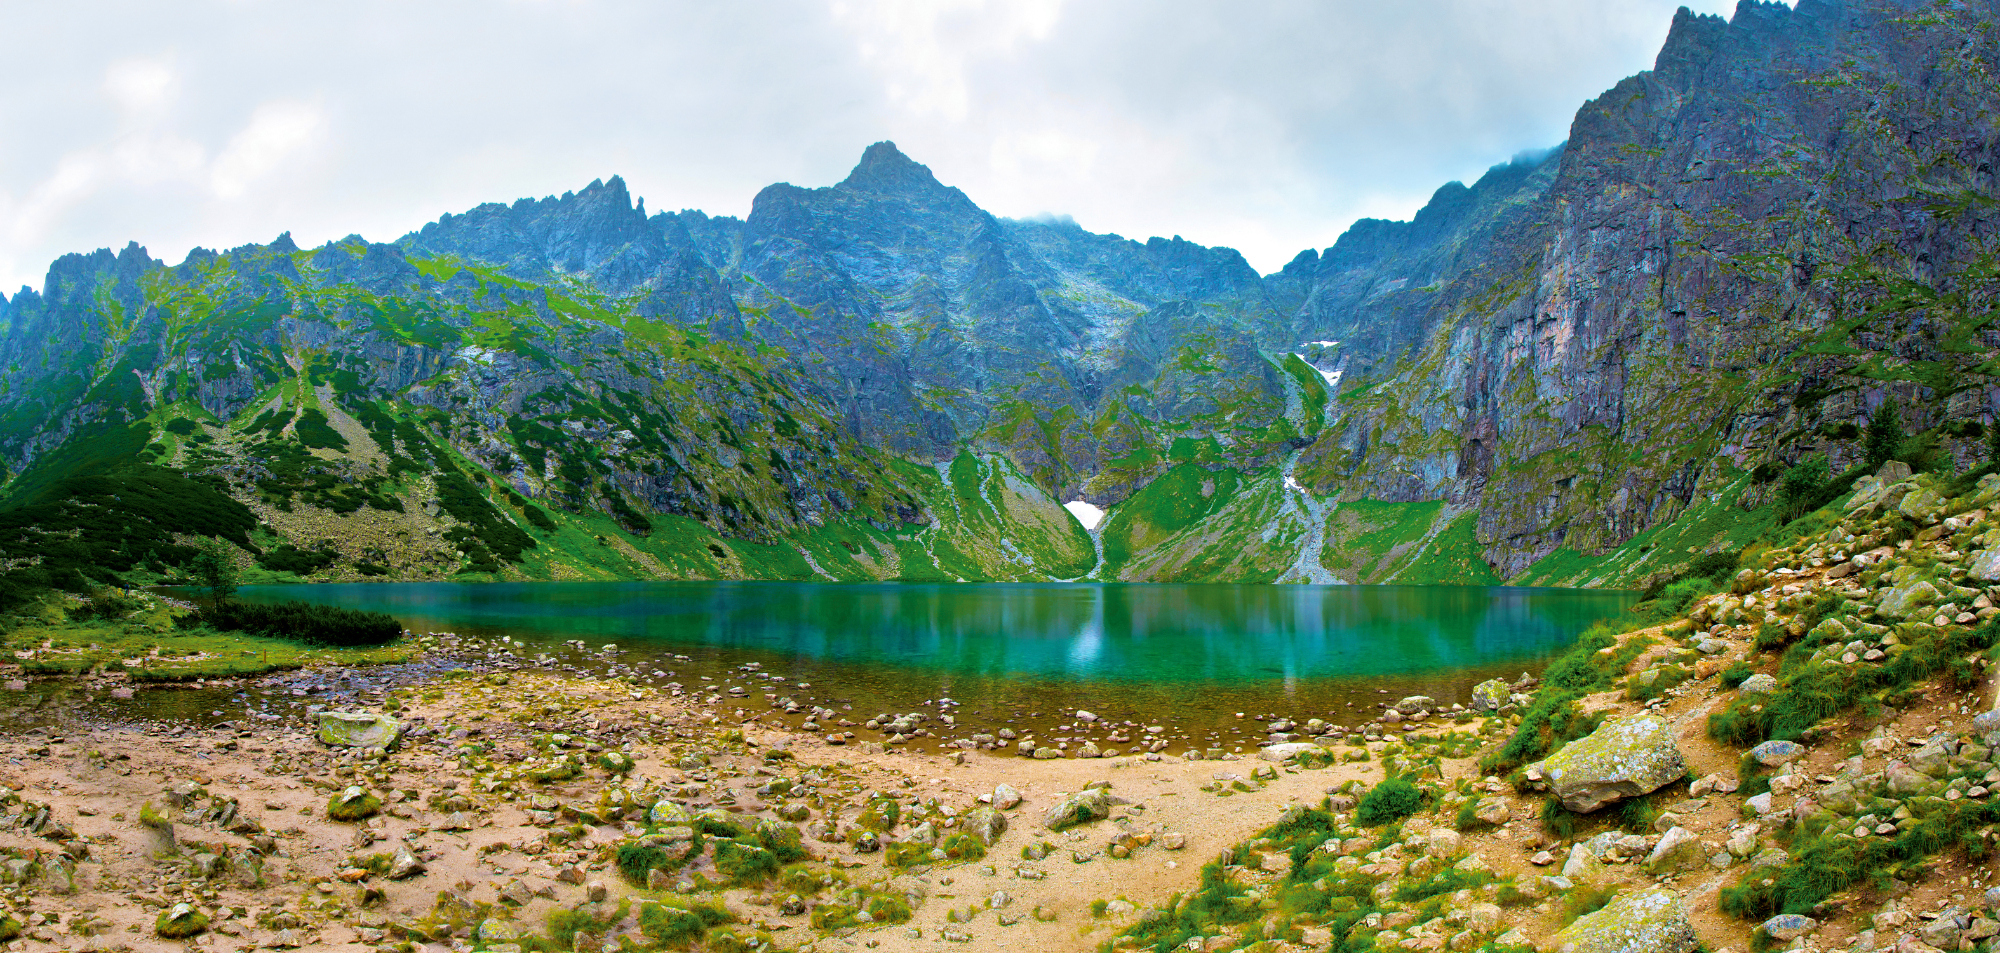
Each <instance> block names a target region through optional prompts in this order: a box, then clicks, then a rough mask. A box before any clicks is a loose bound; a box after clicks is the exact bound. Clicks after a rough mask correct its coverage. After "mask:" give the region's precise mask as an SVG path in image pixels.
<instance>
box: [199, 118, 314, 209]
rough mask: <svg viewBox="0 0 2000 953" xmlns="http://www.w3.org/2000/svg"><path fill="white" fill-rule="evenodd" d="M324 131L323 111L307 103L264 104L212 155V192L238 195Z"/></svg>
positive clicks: (309, 145) (227, 195)
mask: <svg viewBox="0 0 2000 953" xmlns="http://www.w3.org/2000/svg"><path fill="white" fill-rule="evenodd" d="M326 132H327V117H326V112H325V111H324V110H322V109H320V108H319V107H318V106H314V105H311V104H309V103H296V102H275V103H265V104H264V105H262V106H260V107H258V108H257V112H256V113H255V114H254V115H252V116H251V117H250V124H249V125H248V126H245V127H244V128H243V131H242V132H239V133H237V134H236V135H235V136H233V137H231V138H230V140H229V145H228V146H227V147H225V148H224V149H223V150H222V154H221V155H219V156H216V157H215V168H214V169H213V170H211V171H210V173H209V182H210V184H211V186H212V187H213V188H214V189H215V194H216V195H219V196H221V197H223V198H226V199H233V198H239V197H241V196H242V195H243V193H244V192H246V191H248V190H249V188H250V186H251V185H252V184H254V183H255V182H256V181H257V180H258V179H260V178H263V177H264V176H266V175H269V174H270V173H272V172H274V171H276V170H277V169H278V167H279V166H280V165H281V164H283V163H284V162H285V160H287V159H291V158H293V157H294V156H295V155H297V154H298V153H299V152H301V151H302V150H305V149H307V148H310V147H312V146H314V145H317V144H318V143H319V142H320V141H321V140H322V139H324V138H325V136H326Z"/></svg>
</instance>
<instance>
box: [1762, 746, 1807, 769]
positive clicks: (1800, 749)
mask: <svg viewBox="0 0 2000 953" xmlns="http://www.w3.org/2000/svg"><path fill="white" fill-rule="evenodd" d="M1805 754H1806V749H1805V746H1804V745H1801V744H1799V743H1798V742H1796V741H1780V740H1777V739H1772V740H1770V741H1766V742H1764V743H1763V744H1760V745H1758V746H1757V747H1755V748H1751V749H1750V757H1752V758H1755V759H1757V763H1758V764H1761V765H1763V766H1765V767H1767V768H1775V767H1777V766H1779V765H1781V764H1789V763H1791V762H1793V761H1797V760H1798V759H1800V758H1803V757H1805Z"/></svg>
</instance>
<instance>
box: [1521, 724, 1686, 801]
mask: <svg viewBox="0 0 2000 953" xmlns="http://www.w3.org/2000/svg"><path fill="white" fill-rule="evenodd" d="M1541 774H1542V776H1543V777H1544V778H1546V779H1548V782H1549V787H1550V789H1551V790H1553V791H1554V792H1555V795H1556V797H1557V798H1559V799H1560V800H1561V801H1562V805H1563V807H1566V808H1568V809H1570V810H1572V811H1576V812H1578V813H1581V814H1588V813H1590V812H1591V811H1595V810H1597V809H1598V808H1601V807H1603V806H1605V805H1606V804H1610V803H1612V802H1614V801H1619V800H1622V799H1624V798H1628V797H1640V796H1642V795H1646V794H1651V793H1653V792H1654V791H1657V790H1659V789H1660V788H1663V787H1666V786H1667V785H1669V784H1672V783H1674V782H1676V781H1679V780H1681V779H1682V778H1684V777H1686V776H1687V759H1686V758H1685V757H1683V756H1682V755H1681V749H1680V747H1679V746H1678V745H1676V744H1675V743H1674V734H1673V731H1672V729H1670V728H1668V727H1667V723H1666V721H1665V720H1664V719H1661V718H1659V717H1657V716H1653V715H1640V716H1637V717H1633V718H1620V719H1617V720H1614V721H1608V722H1605V723H1604V724H1603V725H1601V726H1599V727H1598V729H1597V730H1596V731H1593V732H1591V733H1590V734H1589V735H1588V736H1586V737H1583V738H1579V739H1577V740H1575V741H1572V742H1570V743H1569V744H1568V745H1565V746H1564V747H1563V749H1562V750H1561V751H1558V752H1556V753H1555V754H1553V755H1550V756H1549V758H1548V760H1546V761H1543V762H1542V763H1541Z"/></svg>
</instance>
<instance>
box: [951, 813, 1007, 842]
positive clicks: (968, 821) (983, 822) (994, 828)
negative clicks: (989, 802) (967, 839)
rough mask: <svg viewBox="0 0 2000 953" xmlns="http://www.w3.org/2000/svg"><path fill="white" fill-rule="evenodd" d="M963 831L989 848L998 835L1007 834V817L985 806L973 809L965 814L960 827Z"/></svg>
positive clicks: (997, 838) (998, 837)
mask: <svg viewBox="0 0 2000 953" xmlns="http://www.w3.org/2000/svg"><path fill="white" fill-rule="evenodd" d="M961 826H962V827H963V828H964V830H965V831H967V832H968V833H970V834H973V835H974V836H976V837H978V838H979V840H980V842H981V843H984V844H985V845H986V846H988V847H991V846H993V843H994V842H995V841H998V840H999V839H1000V835H1001V834H1004V833H1006V832H1007V815H1005V814H1002V813H1000V812H999V811H997V810H995V809H993V808H990V807H985V806H983V805H982V806H980V807H975V808H973V809H972V810H970V811H967V812H966V813H965V820H964V822H963V824H962V825H961Z"/></svg>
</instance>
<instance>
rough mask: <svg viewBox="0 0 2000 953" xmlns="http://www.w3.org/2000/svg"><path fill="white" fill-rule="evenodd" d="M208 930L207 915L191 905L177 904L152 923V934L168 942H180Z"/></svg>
mask: <svg viewBox="0 0 2000 953" xmlns="http://www.w3.org/2000/svg"><path fill="white" fill-rule="evenodd" d="M207 929H208V914H206V913H203V912H201V911H200V910H197V909H195V907H194V904H191V903H177V904H174V905H173V906H172V907H169V908H167V910H166V911H165V912H163V913H161V914H160V916H159V918H158V919H155V920H154V921H153V932H154V933H156V934H159V935H160V936H161V937H162V938H164V939H168V940H182V939H186V938H188V937H191V936H194V935H196V934H198V933H201V932H202V931H204V930H207Z"/></svg>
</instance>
